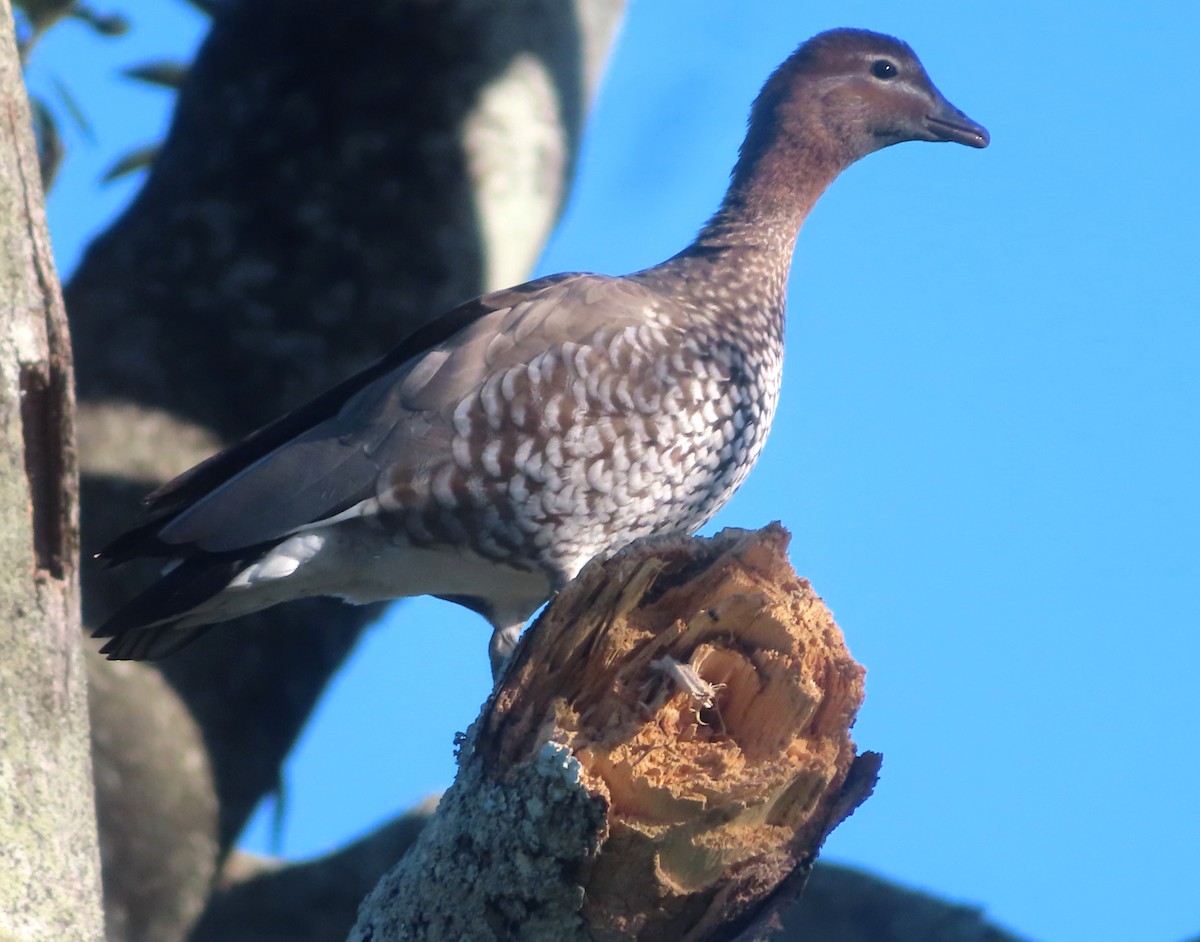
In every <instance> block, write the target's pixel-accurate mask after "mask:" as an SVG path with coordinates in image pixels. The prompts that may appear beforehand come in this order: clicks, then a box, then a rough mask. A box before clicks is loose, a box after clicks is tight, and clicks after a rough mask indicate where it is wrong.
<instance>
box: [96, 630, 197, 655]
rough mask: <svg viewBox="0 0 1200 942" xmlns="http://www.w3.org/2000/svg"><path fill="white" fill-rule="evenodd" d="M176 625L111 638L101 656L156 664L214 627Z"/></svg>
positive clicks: (125, 633) (101, 651)
mask: <svg viewBox="0 0 1200 942" xmlns="http://www.w3.org/2000/svg"><path fill="white" fill-rule="evenodd" d="M176 624H177V623H176V622H171V623H169V624H166V625H155V626H154V627H152V628H131V629H129V630H128V631H123V632H121V633H120V634H118V635H115V636H114V637H111V638H109V639H108V641H107V642H106V643H105V645H104V647H102V648H101V649H100V653H101V654H107V655H108V659H109V660H110V661H157V660H160V659H162V658H164V657H167V656H169V655H171V654H174V653H175V652H176V651H178V650H179V649H180V648H185V647H187V646H188V645H189V644H191V643H192V642H193V641H195V640H196V639H197V638H199V637H200V636H201V635H203V634H205V633H206V632H207V631H208V630H209V629H210V628H212V627H213V626H212V625H192V626H191V627H189V628H176V627H175V625H176Z"/></svg>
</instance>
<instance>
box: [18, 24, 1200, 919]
mask: <svg viewBox="0 0 1200 942" xmlns="http://www.w3.org/2000/svg"><path fill="white" fill-rule="evenodd" d="M113 6H114V7H115V8H117V9H121V10H124V11H126V12H128V13H129V14H130V16H131V17H132V19H133V21H134V24H135V30H134V32H133V33H132V34H131V35H130V36H128V37H127V38H125V39H122V40H119V41H106V42H101V41H98V40H96V39H94V38H92V37H90V36H88V35H87V34H86V33H85V31H83V30H82V29H81V28H78V27H75V26H71V25H68V26H64V27H62V28H61V29H59V30H57V31H56V32H55V33H54V34H52V35H51V37H50V38H49V39H48V40H47V41H46V44H45V47H44V48H41V49H39V51H38V56H37V60H36V63H35V70H34V73H33V82H34V84H35V86H39V87H42V88H46V87H48V85H47V83H48V82H49V79H50V77H51V76H56V77H57V78H58V79H59V80H61V81H62V82H63V83H65V84H66V85H67V86H68V87H69V88H70V89H71V90H72V92H74V94H75V95H76V96H77V97H78V98H79V99H80V101H81V103H82V104H83V106H84V107H85V109H86V110H87V112H88V114H89V115H90V117H91V120H92V123H93V124H94V126H95V131H94V133H95V141H94V142H92V143H89V142H87V141H86V140H84V139H82V138H81V136H80V135H79V134H78V133H76V132H74V131H71V130H69V129H68V143H69V145H70V146H71V153H70V155H69V157H68V161H67V167H66V171H65V173H64V177H63V179H62V181H61V182H60V184H59V186H58V187H57V188H56V190H55V192H54V193H53V195H52V198H51V202H50V211H51V226H52V233H53V236H54V239H55V246H56V250H57V252H58V257H59V265H60V268H62V269H63V270H64V271H67V272H69V270H70V268H71V266H72V265H73V263H74V260H75V259H76V258H77V256H78V253H79V250H80V247H81V245H83V244H84V243H85V242H86V239H87V238H88V236H89V234H90V233H92V232H94V231H95V230H96V228H97V227H99V226H101V225H103V224H104V222H105V221H106V220H107V219H109V218H111V215H112V213H113V212H114V211H115V209H116V208H117V207H118V206H120V205H121V204H123V202H124V201H125V200H127V199H128V196H129V194H130V193H131V192H132V190H133V188H134V187H136V185H137V182H138V181H136V180H134V181H130V182H128V183H125V184H122V185H117V186H109V187H102V186H100V185H99V184H98V183H97V179H98V176H99V173H100V171H101V169H102V168H103V167H105V166H106V165H107V164H108V163H110V162H111V161H112V159H114V157H115V156H116V155H117V154H119V153H121V152H123V151H124V150H126V149H128V148H130V147H132V146H134V145H137V144H141V143H143V142H145V141H148V140H153V139H154V138H155V137H156V136H158V135H159V134H160V133H161V130H162V127H163V126H164V122H165V120H166V117H165V115H166V111H165V109H166V108H167V107H168V106H169V102H170V99H169V96H167V95H166V94H164V93H161V92H156V91H154V90H147V89H141V88H138V87H136V86H134V85H132V84H131V83H128V82H120V81H117V80H116V79H115V77H114V76H115V70H116V68H117V67H119V66H123V65H129V64H133V63H138V62H141V61H144V60H146V59H150V58H157V57H160V56H162V55H164V54H167V53H171V52H176V53H180V54H187V53H188V52H189V51H190V50H191V49H192V48H194V45H195V43H196V41H197V39H198V36H199V31H200V30H201V29H202V26H203V23H202V21H201V20H200V19H199V18H198V17H197V16H196V15H195V14H194V13H193V12H191V10H190V9H189V8H188V7H187V5H186V4H184V3H182V2H178V0H140V2H139V0H125V2H124V3H123V4H122V3H118V2H117V0H113ZM911 6H913V5H904V7H911ZM904 7H900V6H898V5H895V4H888V3H883V2H878V3H870V2H850V3H842V4H836V5H835V4H827V5H818V4H783V3H778V2H766V0H744V2H742V3H739V4H736V5H735V4H729V3H717V2H710V0H697V2H693V3H688V4H686V5H684V4H680V3H650V2H647V0H641V2H634V3H633V4H632V8H631V10H630V13H629V16H628V18H627V20H626V23H625V27H624V30H623V33H622V36H621V38H620V41H619V44H618V46H617V49H616V52H615V54H614V56H613V58H612V60H611V63H610V68H609V72H608V75H607V77H606V80H605V83H604V86H603V88H602V92H601V97H600V100H599V102H598V105H597V108H596V111H595V114H594V117H593V120H592V122H591V124H590V126H589V130H588V135H587V139H586V146H585V152H584V154H583V158H582V161H581V165H580V173H579V180H578V184H577V187H576V190H575V193H574V198H573V200H572V203H571V205H570V207H569V209H568V211H567V213H566V215H565V218H564V221H563V224H562V226H561V228H560V230H559V231H558V232H557V233H556V235H555V236H554V238H553V239H552V241H551V244H550V246H549V248H548V250H547V253H546V255H545V257H544V258H543V259H542V261H541V263H540V264H539V270H540V271H543V272H546V271H553V270H562V269H591V270H597V271H607V272H615V273H616V272H622V271H627V270H630V269H635V268H640V267H643V266H645V265H647V264H652V263H654V262H656V261H658V260H660V259H662V258H664V257H666V256H668V255H670V254H673V253H674V252H675V251H677V250H678V249H679V248H680V247H682V246H683V245H684V244H685V243H686V242H687V241H688V239H689V238H690V237H691V235H692V234H693V233H694V232H695V230H696V228H697V227H698V226H699V225H700V224H701V223H702V222H703V220H704V218H705V217H706V215H707V214H708V213H709V212H710V211H711V209H712V208H713V207H714V206H715V204H716V202H717V201H718V200H719V198H720V194H721V192H722V190H723V187H724V184H725V180H726V178H727V174H728V170H729V167H730V166H731V165H732V161H733V158H734V154H735V152H736V148H737V145H738V143H739V141H740V139H741V135H742V131H743V129H744V126H745V115H746V112H747V109H748V106H749V103H750V101H751V99H752V98H753V96H754V94H755V92H756V90H757V88H758V86H759V85H760V84H761V82H762V81H763V79H764V78H765V77H766V76H767V74H768V73H769V72H770V71H771V69H772V68H773V67H774V66H775V65H776V64H778V62H779V61H781V60H782V59H783V58H784V57H785V56H786V55H787V54H788V53H789V52H790V51H791V50H792V49H793V48H794V47H795V46H796V45H797V44H798V43H799V42H800V41H802V40H803V39H805V38H806V37H808V36H809V35H811V34H813V33H815V32H817V31H819V30H821V29H824V28H827V27H830V26H836V25H856V26H866V27H869V28H873V29H879V30H882V31H885V32H891V33H895V34H896V35H899V36H901V37H902V38H904V39H906V40H907V41H908V42H910V43H911V44H912V45H913V47H914V48H915V49H916V51H917V53H918V54H919V55H920V56H921V57H922V59H923V61H924V62H925V65H926V67H927V68H928V70H929V72H930V74H931V75H932V77H933V79H934V81H935V82H936V83H937V84H938V85H939V87H940V88H941V90H942V91H943V92H944V93H945V94H946V95H947V97H948V98H950V100H951V101H953V102H954V103H955V104H956V105H958V106H959V107H960V108H962V109H963V110H965V111H966V112H967V113H968V114H970V115H971V116H972V117H974V118H975V119H977V120H978V121H980V122H982V123H983V124H985V125H986V126H987V127H988V128H989V129H990V131H991V132H992V141H993V143H992V146H991V147H990V148H989V149H988V150H986V151H974V150H969V149H967V148H963V147H954V146H950V145H938V146H931V145H922V144H908V145H904V146H901V147H897V148H892V149H890V150H888V151H885V152H883V153H881V154H877V155H873V156H872V157H870V158H868V159H867V160H866V161H864V162H862V163H861V164H859V165H857V166H856V167H854V168H852V169H851V170H850V171H849V172H847V173H846V174H845V175H844V176H843V177H842V178H841V179H840V180H839V181H838V182H837V183H836V184H835V185H834V187H833V188H832V189H831V191H830V192H829V193H828V194H827V195H826V196H825V197H824V199H823V200H822V201H821V203H820V204H819V205H818V206H817V208H816V210H815V211H814V213H813V215H812V217H811V218H810V220H809V222H808V224H807V225H806V227H805V230H804V232H803V233H802V234H801V237H800V243H799V248H798V252H797V256H796V263H795V267H794V269H793V273H792V280H791V289H790V309H789V327H788V354H787V356H788V359H787V362H786V365H785V382H784V390H783V399H782V404H781V406H780V410H779V415H778V419H777V422H776V425H775V429H774V431H773V433H772V438H771V440H770V442H769V444H768V446H767V449H766V452H765V453H764V455H763V458H762V460H761V461H760V463H759V465H758V467H757V468H756V470H755V471H754V473H753V474H752V475H751V477H750V480H749V481H748V482H747V484H746V485H745V486H744V488H743V489H742V491H741V492H740V493H739V494H738V495H737V496H736V497H735V498H734V500H733V501H732V502H731V503H730V504H729V505H728V507H727V508H726V509H725V510H724V511H723V512H722V513H721V514H720V516H719V517H718V519H717V520H716V522H715V524H714V528H719V527H721V526H746V527H753V526H759V525H761V524H764V523H766V522H768V521H769V520H773V519H779V520H782V521H783V522H784V524H785V525H786V526H788V527H789V528H790V529H791V530H792V532H793V534H794V538H793V544H792V559H793V562H794V564H795V566H796V568H797V570H798V571H799V572H800V573H801V574H802V575H804V576H807V577H809V578H810V579H811V580H812V581H813V584H814V586H815V587H816V589H817V591H818V592H819V593H820V594H821V595H822V596H823V597H824V598H825V600H826V602H827V603H828V604H829V605H830V607H831V608H832V609H833V611H834V613H835V615H836V616H837V619H838V621H839V623H840V624H841V626H842V628H843V630H844V631H845V633H846V635H847V638H848V641H849V644H850V647H851V650H852V651H853V652H854V654H855V656H856V657H857V658H858V659H859V660H860V661H861V662H862V663H863V664H865V665H866V667H867V669H868V679H867V703H866V706H865V708H864V710H863V712H862V714H861V717H860V720H859V723H858V726H857V729H856V739H857V741H858V742H859V744H860V747H862V748H870V749H875V750H878V751H881V752H883V754H884V756H885V762H884V769H883V778H882V781H881V784H880V787H879V789H878V791H877V792H876V794H875V796H874V797H873V798H872V799H871V800H870V801H869V802H868V803H867V804H866V805H865V806H864V807H863V808H862V809H861V810H860V811H859V812H858V813H857V814H856V815H855V816H854V817H853V818H852V819H851V820H850V821H848V822H847V823H846V824H845V825H844V826H843V827H842V828H840V829H839V830H838V831H837V832H836V833H835V834H834V835H833V837H832V838H831V840H830V842H829V844H828V846H827V851H826V853H827V856H828V857H829V858H831V859H836V860H841V861H846V862H850V863H854V864H858V865H861V866H864V867H867V868H869V869H872V870H875V871H877V872H879V873H882V874H885V875H887V876H889V877H893V878H896V879H898V880H902V881H904V882H906V883H909V884H912V885H916V886H919V887H923V888H927V889H930V890H933V891H936V892H938V893H941V894H944V895H947V896H950V897H953V898H957V899H960V900H964V901H970V902H974V903H979V904H982V905H984V906H986V907H987V909H988V911H989V913H991V915H992V916H993V918H995V919H997V920H998V921H1000V922H1001V923H1003V924H1005V925H1007V926H1008V927H1010V928H1012V929H1013V930H1015V931H1018V932H1020V933H1022V934H1024V935H1027V936H1029V937H1030V938H1034V939H1040V940H1049V942H1057V940H1074V939H1089V940H1092V942H1104V940H1113V942H1118V940H1120V942H1127V940H1131V939H1137V940H1147V942H1176V940H1182V939H1183V938H1185V937H1186V936H1189V935H1195V934H1196V933H1198V932H1200V897H1198V896H1197V892H1196V885H1197V878H1198V877H1200V864H1197V862H1196V848H1197V846H1200V815H1198V812H1197V801H1196V785H1195V782H1196V780H1197V778H1198V777H1200V758H1198V755H1200V752H1198V750H1197V748H1196V742H1195V739H1196V733H1195V729H1196V720H1197V717H1198V716H1200V684H1198V683H1197V681H1196V670H1197V667H1196V665H1197V664H1198V663H1200V634H1198V631H1197V629H1198V627H1200V592H1198V590H1200V546H1198V545H1197V532H1198V531H1200V496H1198V490H1197V481H1198V480H1200V395H1198V392H1197V390H1198V383H1197V375H1196V374H1197V363H1196V361H1197V358H1198V356H1200V317H1198V316H1197V314H1198V310H1197V309H1198V305H1197V301H1196V298H1197V294H1198V289H1200V265H1198V264H1197V254H1198V249H1200V244H1198V243H1200V237H1198V233H1197V223H1196V219H1197V216H1198V215H1200V184H1198V183H1197V173H1196V154H1197V152H1198V146H1197V145H1198V144H1200V131H1197V128H1196V121H1195V118H1196V114H1197V107H1198V97H1197V93H1196V74H1195V73H1196V69H1197V62H1198V60H1197V56H1196V38H1197V37H1200V6H1196V5H1192V4H1184V3H1169V2H1164V3H1157V4H1136V5H1134V4H1117V3H1104V2H1099V3H1091V4H1087V5H1086V6H1084V5H1082V4H1062V5H1057V6H1053V7H1052V6H1051V5H1047V4H1043V3H1033V2H1028V0H1018V2H1014V3H1009V4H1004V5H998V4H997V5H977V4H962V3H945V2H938V3H930V4H925V5H923V6H922V7H921V8H920V10H919V12H914V11H912V10H911V9H906V8H904ZM248 431H249V430H248ZM487 634H488V632H487V629H486V627H485V625H484V624H483V623H482V622H481V621H480V620H479V619H477V618H475V617H474V616H471V615H469V614H467V613H464V612H461V611H459V610H457V609H455V608H453V607H451V606H447V605H445V604H442V603H435V602H431V601H426V600H420V601H416V602H411V603H405V604H403V605H402V606H400V607H399V608H398V609H397V610H396V612H395V614H394V615H393V616H392V617H390V618H389V619H388V620H387V621H386V622H385V623H384V624H381V625H380V626H379V627H378V628H376V629H374V630H373V631H372V632H371V633H370V635H369V636H368V639H367V641H366V643H364V644H363V646H362V647H361V648H360V650H359V651H358V652H357V654H356V656H355V657H354V659H353V662H352V663H351V665H350V666H349V668H348V669H347V670H346V671H345V673H344V674H343V675H342V676H340V677H339V678H338V679H337V680H336V681H335V683H334V684H333V685H332V687H331V689H330V691H329V694H328V696H327V698H326V701H325V703H324V705H323V707H322V710H321V712H320V713H319V715H318V716H317V717H316V719H315V721H314V722H313V724H312V726H311V727H310V729H309V730H308V731H307V732H306V733H305V736H304V738H303V741H302V742H301V744H300V746H299V748H298V750H297V752H296V754H295V756H294V757H293V758H292V760H291V762H290V764H289V767H288V772H287V794H286V803H285V807H284V809H283V829H282V835H281V843H280V844H279V845H278V849H280V850H281V851H282V853H284V854H285V855H287V856H291V857H300V856H305V855H308V854H311V853H317V852H321V851H324V850H327V849H330V848H332V847H335V846H337V845H339V844H340V843H342V842H344V841H345V840H346V839H347V838H349V837H352V836H354V835H355V834H357V833H360V832H361V831H363V830H365V829H367V828H369V827H371V826H372V825H374V824H376V823H379V822H381V821H382V820H385V819H386V818H388V817H389V816H391V815H393V814H394V813H396V812H398V811H401V810H403V809H404V808H406V807H408V806H410V805H411V804H413V803H414V802H415V801H417V800H418V799H419V798H420V797H422V796H423V795H424V794H426V793H428V792H430V791H434V790H437V789H440V788H442V787H444V786H445V785H446V784H448V782H449V781H450V778H451V776H452V775H453V764H452V758H451V751H452V738H453V734H454V732H455V731H456V730H460V729H464V728H465V727H466V726H467V724H468V723H469V722H470V721H471V720H472V719H473V717H474V715H475V713H476V711H477V708H478V706H479V704H480V702H481V701H482V699H483V697H484V696H485V694H486V692H487V688H488V675H487V666H486V658H485V656H484V652H485V648H486V642H487ZM247 846H249V847H253V848H258V849H263V850H271V849H272V848H273V847H275V846H276V845H273V843H272V838H271V836H270V827H269V814H264V815H261V816H260V818H259V820H258V822H257V823H256V825H255V826H254V827H253V828H252V829H251V832H250V834H249V835H248V837H247Z"/></svg>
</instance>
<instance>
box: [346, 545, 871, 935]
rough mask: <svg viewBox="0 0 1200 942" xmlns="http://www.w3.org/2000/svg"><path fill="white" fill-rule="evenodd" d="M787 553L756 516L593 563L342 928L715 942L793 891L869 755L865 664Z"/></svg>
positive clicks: (559, 601) (516, 666)
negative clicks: (435, 804)
mask: <svg viewBox="0 0 1200 942" xmlns="http://www.w3.org/2000/svg"><path fill="white" fill-rule="evenodd" d="M786 550H787V535H786V534H785V533H784V532H783V530H782V529H781V528H780V527H778V526H771V527H768V528H767V529H765V530H762V531H759V532H757V533H749V532H745V531H732V530H727V531H725V532H723V533H722V534H720V535H718V536H717V537H715V538H713V539H711V540H690V539H686V538H674V539H669V540H650V541H641V542H638V543H635V544H633V545H632V546H630V547H628V548H627V549H625V550H623V551H621V552H620V553H618V554H617V555H616V556H614V557H613V558H612V559H610V560H608V561H606V562H603V563H600V562H593V563H591V564H589V565H588V566H587V567H586V568H585V569H584V571H583V572H582V573H581V574H580V575H579V577H578V578H577V579H576V580H575V581H574V582H572V583H571V584H570V585H568V586H567V587H566V588H565V589H564V590H563V591H562V592H561V593H560V594H559V595H558V597H557V598H556V599H554V601H553V602H551V604H550V606H549V607H548V608H547V610H546V612H545V613H544V614H543V615H542V617H541V618H540V619H539V620H538V622H537V623H536V624H535V625H534V627H533V628H531V629H530V633H529V636H528V637H527V638H526V639H525V640H524V641H523V642H522V644H521V645H520V646H519V648H518V650H517V652H516V654H515V655H514V663H513V664H512V665H511V666H510V668H509V670H508V671H507V673H506V674H505V676H504V678H503V680H502V684H501V686H500V688H499V689H498V690H497V691H496V692H495V693H494V694H493V696H492V698H491V700H490V701H489V704H488V705H487V706H486V707H485V708H484V712H483V714H482V715H481V717H480V719H479V720H477V721H476V723H475V724H474V725H473V726H472V729H471V730H470V732H468V734H467V736H466V738H465V740H464V742H463V743H462V746H461V749H460V754H459V774H458V778H457V780H456V781H455V784H454V786H453V787H452V788H451V789H450V791H449V792H447V794H446V796H445V798H444V799H443V801H442V805H441V807H440V808H439V810H438V813H437V815H436V816H435V817H434V819H433V821H432V822H431V823H430V825H429V826H428V827H427V828H426V829H425V831H424V832H423V833H422V834H421V836H420V838H419V839H418V841H417V843H416V845H415V846H414V847H413V849H412V850H411V851H410V852H409V854H408V855H407V856H406V857H405V858H404V860H403V861H402V862H401V863H400V865H399V866H398V867H397V868H396V869H395V870H394V871H392V872H391V873H389V874H388V875H387V876H385V877H384V879H383V880H382V881H381V882H380V884H379V886H378V887H376V889H375V891H374V892H373V893H372V894H371V896H370V897H368V899H367V900H366V901H365V902H364V904H363V908H362V910H361V911H360V913H359V919H358V923H357V925H356V927H355V929H354V931H353V932H352V933H351V939H352V940H355V942H367V940H374V942H389V940H393V939H402V938H403V939H427V940H431V942H432V940H443V939H444V940H451V939H453V940H463V939H479V940H485V939H501V938H503V939H521V940H534V939H581V940H582V939H612V940H617V939H622V940H625V939H639V940H651V939H690V940H703V939H718V938H722V939H728V938H732V937H733V936H734V935H736V934H737V933H739V932H742V931H749V930H751V929H753V928H755V927H758V926H761V925H762V924H763V923H764V920H765V919H766V918H767V917H768V915H769V914H770V913H771V912H773V911H774V910H775V909H776V908H778V907H779V906H780V905H782V904H783V903H784V902H786V901H788V900H790V899H791V898H794V896H795V895H796V894H797V893H798V892H799V889H800V887H801V886H802V885H803V882H804V879H805V877H806V876H807V874H808V871H809V870H810V868H811V866H812V863H813V861H814V860H815V858H816V854H817V851H818V849H819V848H820V846H821V843H822V842H823V841H824V839H825V837H826V835H827V834H828V833H829V832H830V831H831V830H832V829H833V828H834V827H835V826H836V825H837V824H838V823H839V822H840V821H841V820H843V819H844V818H845V817H846V816H847V815H848V814H850V812H851V811H853V809H854V808H855V807H857V805H858V804H859V803H861V802H862V801H863V800H865V799H866V797H867V796H868V795H869V794H870V791H871V788H872V787H873V785H874V781H875V772H876V770H877V769H878V756H874V755H873V754H870V753H868V754H865V755H864V756H858V757H856V756H855V750H854V744H853V742H852V741H851V740H850V736H849V729H850V726H851V725H852V724H853V721H854V716H855V714H856V711H857V709H858V707H859V704H860V703H861V700H862V679H863V672H862V669H861V668H860V667H859V666H858V665H857V664H855V663H854V661H853V660H852V659H851V658H850V656H849V654H848V652H847V651H846V649H845V645H844V643H843V641H842V637H841V632H840V631H839V630H838V629H837V626H836V625H835V624H834V623H833V619H832V618H831V617H830V615H829V613H828V611H827V610H826V609H825V607H824V605H823V604H822V603H821V601H820V599H818V598H817V597H816V595H815V594H814V593H813V592H812V589H811V588H810V587H809V585H808V583H807V582H805V581H804V580H801V579H798V578H797V577H796V575H795V573H794V572H792V570H791V567H790V566H789V565H788V562H787V553H786ZM680 666H683V670H682V672H681V671H680V670H679V668H680ZM688 671H694V677H692V678H691V680H690V685H691V690H689V689H685V688H684V687H682V686H681V685H680V683H679V682H678V680H677V679H678V678H680V677H683V678H687V677H688Z"/></svg>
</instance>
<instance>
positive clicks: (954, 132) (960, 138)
mask: <svg viewBox="0 0 1200 942" xmlns="http://www.w3.org/2000/svg"><path fill="white" fill-rule="evenodd" d="M925 127H926V129H927V130H928V131H929V132H930V133H931V134H932V135H933V139H934V140H936V141H950V142H953V143H955V144H966V145H967V146H968V147H987V146H988V142H989V141H991V139H992V138H991V135H989V134H988V132H987V128H985V127H984V126H983V125H982V124H978V123H977V122H975V121H972V120H971V119H970V118H968V117H967V116H966V115H965V114H963V113H962V112H961V111H959V110H958V109H957V108H955V107H954V106H953V105H952V104H950V102H948V101H946V100H945V99H944V98H943V99H942V101H941V102H940V104H939V106H938V107H937V109H935V110H934V111H931V112H930V113H929V114H927V115H925Z"/></svg>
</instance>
